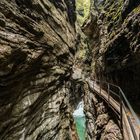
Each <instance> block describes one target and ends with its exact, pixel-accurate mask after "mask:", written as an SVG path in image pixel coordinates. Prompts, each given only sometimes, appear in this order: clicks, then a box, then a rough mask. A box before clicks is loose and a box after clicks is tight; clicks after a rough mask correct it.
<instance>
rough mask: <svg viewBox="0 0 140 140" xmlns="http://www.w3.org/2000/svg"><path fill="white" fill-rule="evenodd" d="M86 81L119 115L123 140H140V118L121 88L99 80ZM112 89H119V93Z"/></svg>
mask: <svg viewBox="0 0 140 140" xmlns="http://www.w3.org/2000/svg"><path fill="white" fill-rule="evenodd" d="M86 81H87V82H88V85H89V86H90V88H91V89H92V90H94V92H95V93H96V94H98V95H99V96H100V97H101V98H102V99H103V100H104V101H105V102H106V103H107V104H108V105H109V107H110V108H111V109H112V110H113V111H114V113H116V115H118V117H119V125H120V128H121V130H122V133H123V139H124V140H140V121H139V118H138V117H137V115H136V113H135V112H134V110H133V109H132V107H131V105H130V103H129V102H128V100H127V98H126V97H125V95H124V93H123V91H122V90H121V88H120V87H118V86H116V85H113V84H111V83H107V82H100V81H99V80H90V79H87V80H86ZM102 87H104V88H105V89H106V90H105V89H103V88H102ZM112 87H113V88H114V89H115V88H116V89H118V91H119V93H116V92H115V91H113V90H112ZM114 97H115V98H114ZM117 98H118V99H117ZM116 99H117V100H116Z"/></svg>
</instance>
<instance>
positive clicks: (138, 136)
mask: <svg viewBox="0 0 140 140" xmlns="http://www.w3.org/2000/svg"><path fill="white" fill-rule="evenodd" d="M92 81H93V82H96V83H97V82H98V83H97V84H98V85H99V88H100V94H101V90H102V84H106V86H107V94H108V103H109V104H110V100H109V98H110V97H112V96H111V93H112V94H114V95H115V96H117V97H118V98H119V102H120V103H119V104H120V112H119V113H120V127H121V129H122V130H123V129H124V128H123V112H124V113H125V114H126V116H127V121H128V123H129V126H130V128H131V132H132V134H133V138H134V140H140V132H138V134H137V132H136V131H135V128H134V126H133V125H134V124H133V122H132V121H131V119H130V116H128V115H127V113H126V110H125V109H126V108H127V110H129V111H130V112H131V115H132V117H133V118H134V120H135V121H136V124H137V125H138V128H140V120H139V118H138V116H137V115H136V113H135V111H134V110H133V108H132V106H131V105H130V103H129V101H128V100H127V98H126V96H125V94H124V92H123V91H122V89H121V88H120V87H119V86H117V85H115V84H112V83H109V82H106V81H100V80H97V79H92ZM111 87H114V88H116V89H118V92H119V93H118V94H117V93H116V91H112V90H111ZM93 89H94V90H95V86H94V83H93ZM112 98H113V97H112ZM113 99H114V98H113ZM114 100H115V99H114ZM115 101H116V100H115ZM117 102H118V101H117ZM126 105H127V107H126Z"/></svg>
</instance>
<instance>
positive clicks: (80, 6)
mask: <svg viewBox="0 0 140 140" xmlns="http://www.w3.org/2000/svg"><path fill="white" fill-rule="evenodd" d="M76 9H77V20H78V22H79V23H80V25H82V24H83V22H84V21H85V20H86V18H87V17H88V15H89V12H90V0H77V1H76ZM82 12H83V13H82Z"/></svg>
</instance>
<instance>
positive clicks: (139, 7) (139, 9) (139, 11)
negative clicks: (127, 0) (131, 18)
mask: <svg viewBox="0 0 140 140" xmlns="http://www.w3.org/2000/svg"><path fill="white" fill-rule="evenodd" d="M133 12H134V13H140V5H139V6H138V7H137V8H135V9H134V10H133Z"/></svg>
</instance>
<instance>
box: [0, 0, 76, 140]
mask: <svg viewBox="0 0 140 140" xmlns="http://www.w3.org/2000/svg"><path fill="white" fill-rule="evenodd" d="M75 19H76V15H75V2H74V1H72V0H57V1H55V0H0V140H69V139H74V140H75V139H77V137H76V134H75V133H74V125H73V120H72V118H71V113H72V111H71V109H72V107H70V104H71V102H69V96H70V94H71V93H70V92H69V88H70V86H71V83H70V81H69V77H70V75H71V66H72V64H73V55H74V53H75V50H76V46H75V44H76V31H75Z"/></svg>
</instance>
